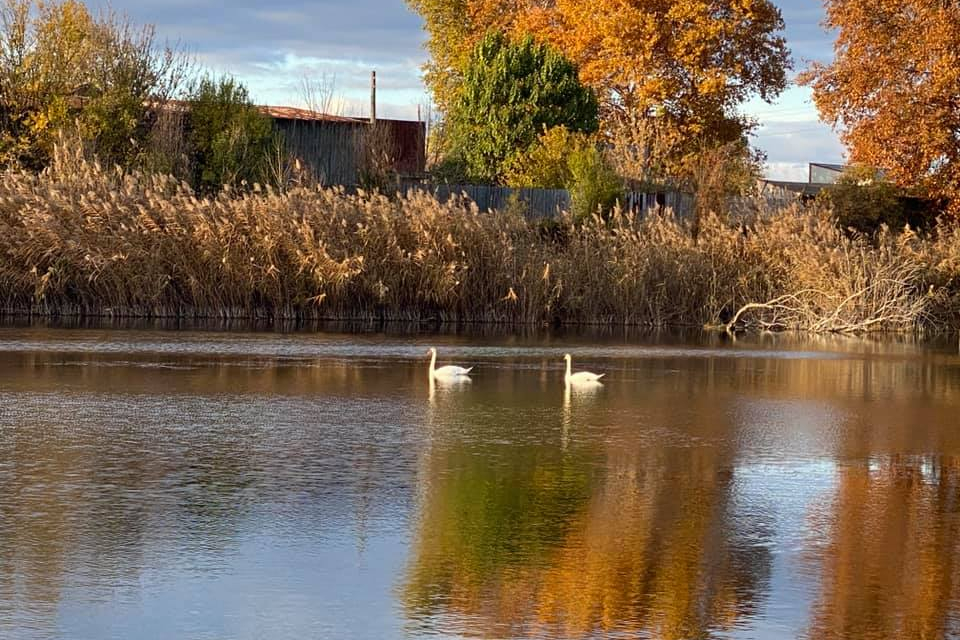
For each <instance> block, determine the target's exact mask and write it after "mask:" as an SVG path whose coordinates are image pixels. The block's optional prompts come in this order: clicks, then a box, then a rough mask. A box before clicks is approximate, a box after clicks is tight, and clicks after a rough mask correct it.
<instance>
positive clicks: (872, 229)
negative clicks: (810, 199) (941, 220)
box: [817, 166, 908, 235]
mask: <svg viewBox="0 0 960 640" xmlns="http://www.w3.org/2000/svg"><path fill="white" fill-rule="evenodd" d="M817 200H818V201H819V202H820V204H821V205H823V206H825V207H827V208H829V209H832V210H833V213H834V215H835V216H836V219H837V223H838V224H839V225H840V226H841V227H842V228H844V229H852V230H853V231H855V232H857V233H863V234H867V235H873V234H875V233H876V232H877V231H878V230H879V229H880V228H881V227H882V226H887V227H889V228H892V229H902V228H903V227H904V225H906V224H907V221H908V215H907V212H908V210H907V205H906V201H905V199H904V195H903V193H902V192H901V191H900V189H898V188H897V187H896V186H895V185H893V184H891V183H890V182H887V181H886V180H885V179H884V178H883V177H882V176H881V175H880V174H879V172H877V170H876V169H873V168H870V167H866V166H854V167H850V168H849V169H847V170H846V171H845V172H844V173H843V174H842V175H841V176H840V178H839V180H837V183H836V184H834V185H831V186H829V187H826V188H825V189H823V190H822V191H821V192H820V193H819V194H818V196H817Z"/></svg>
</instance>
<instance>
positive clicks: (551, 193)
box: [401, 183, 694, 219]
mask: <svg viewBox="0 0 960 640" xmlns="http://www.w3.org/2000/svg"><path fill="white" fill-rule="evenodd" d="M401 190H402V191H404V192H407V191H410V190H414V191H424V192H428V193H430V194H432V195H433V196H435V197H436V198H437V199H438V200H439V201H441V202H447V201H448V200H450V199H451V198H453V197H457V196H459V197H463V198H465V199H466V200H468V201H470V202H473V203H475V204H476V205H477V208H479V209H480V210H481V211H490V210H504V209H508V208H513V207H517V208H519V209H522V210H523V211H524V213H525V214H526V216H527V217H528V218H531V219H539V218H556V217H559V215H560V214H561V212H563V211H569V210H570V204H571V201H570V192H569V191H567V190H565V189H513V188H510V187H495V186H488V185H465V184H461V185H447V184H443V185H431V184H423V183H405V184H402V185H401ZM622 204H623V207H624V208H625V209H628V210H630V211H634V212H636V213H648V212H650V211H652V210H655V209H671V210H672V211H673V212H674V213H675V214H676V215H677V216H680V217H687V216H692V215H693V208H694V198H693V195H691V194H689V193H680V192H677V191H660V192H629V193H627V194H626V201H625V202H623V203H622Z"/></svg>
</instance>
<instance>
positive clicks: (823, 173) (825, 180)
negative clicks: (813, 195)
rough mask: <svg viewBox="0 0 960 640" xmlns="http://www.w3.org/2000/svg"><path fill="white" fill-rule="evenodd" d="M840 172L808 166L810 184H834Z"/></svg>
mask: <svg viewBox="0 0 960 640" xmlns="http://www.w3.org/2000/svg"><path fill="white" fill-rule="evenodd" d="M840 175H841V172H840V171H837V170H836V169H832V168H830V167H821V166H819V165H815V164H812V165H810V182H811V183H812V184H836V182H837V179H838V178H840Z"/></svg>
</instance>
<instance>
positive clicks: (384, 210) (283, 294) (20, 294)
mask: <svg viewBox="0 0 960 640" xmlns="http://www.w3.org/2000/svg"><path fill="white" fill-rule="evenodd" d="M958 276H960V232H958V231H956V230H955V229H946V228H943V229H940V230H939V232H938V233H937V234H934V235H932V236H930V237H919V236H917V235H915V234H913V233H911V232H909V231H906V232H903V233H896V234H894V233H885V234H882V235H881V237H880V238H878V239H877V240H876V241H872V240H871V241H869V242H868V241H866V240H862V239H856V238H851V237H849V236H848V235H847V234H845V233H843V232H842V231H840V230H839V229H838V228H837V227H836V225H835V224H834V223H833V222H832V220H831V219H830V217H829V216H828V215H827V214H823V213H811V212H808V211H804V210H801V209H796V208H788V209H784V210H782V211H777V212H770V213H768V214H767V215H765V216H762V217H760V218H758V220H757V221H756V222H753V223H751V224H749V225H731V224H728V223H727V222H724V221H722V220H720V219H719V218H717V217H713V216H708V217H706V218H704V219H703V220H701V221H700V222H699V225H698V232H697V233H696V234H694V233H693V232H692V230H691V228H690V226H689V225H688V224H686V223H684V222H681V221H678V220H676V219H674V218H672V217H671V216H670V215H654V216H649V217H646V218H644V219H640V218H637V217H635V216H632V215H627V214H621V213H614V215H613V217H612V218H611V219H609V220H607V221H601V220H592V221H588V222H587V223H585V224H583V225H582V226H573V225H572V224H570V223H568V222H567V221H561V222H560V223H558V224H550V225H546V224H542V223H533V222H528V221H526V220H524V219H522V218H521V217H518V216H517V215H516V214H515V213H513V214H511V213H483V212H480V211H478V210H476V208H470V207H467V206H465V205H464V203H462V202H450V203H446V204H441V203H438V202H437V201H436V200H434V199H432V198H431V197H429V196H427V195H423V194H420V195H414V194H411V195H409V196H407V197H402V198H387V197H384V196H382V195H377V194H366V193H361V194H358V195H349V194H347V193H345V192H343V191H342V190H307V189H303V190H292V191H289V192H286V193H278V192H274V191H258V192H254V193H248V194H236V193H233V194H231V193H225V194H222V195H219V196H216V197H211V198H198V197H197V196H196V195H195V194H194V193H193V192H192V191H191V190H190V189H189V188H188V187H186V186H185V185H183V184H180V183H177V182H176V181H175V180H173V179H171V178H168V177H163V176H155V175H147V174H141V173H122V172H119V171H112V170H106V169H104V168H102V167H100V166H98V165H97V164H96V163H92V162H89V161H86V160H84V159H83V158H82V157H81V156H80V155H74V154H71V153H67V152H65V151H64V150H62V149H61V150H60V151H58V154H57V158H56V160H55V162H54V164H53V166H52V168H51V169H49V170H47V171H46V172H44V173H42V174H40V175H35V174H30V173H14V172H9V173H6V174H3V175H2V181H0V308H2V309H3V311H4V312H5V313H8V314H43V315H84V316H136V317H189V318H199V317H210V318H271V319H276V320H279V319H291V318H296V319H391V320H414V321H485V322H509V323H544V322H550V323H553V322H562V323H610V324H635V325H648V326H670V325H694V326H699V325H704V324H722V323H727V322H729V321H730V320H731V318H735V319H736V323H737V326H741V327H759V328H784V329H811V330H816V331H872V330H916V329H930V328H948V327H956V326H958V324H960V322H958V310H960V280H958ZM751 303H763V304H760V305H758V306H755V307H748V308H747V309H746V310H743V312H742V313H740V314H739V315H736V314H737V312H738V311H739V310H741V309H743V307H744V306H745V305H749V304H751Z"/></svg>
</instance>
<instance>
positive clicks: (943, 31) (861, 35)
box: [801, 0, 960, 210]
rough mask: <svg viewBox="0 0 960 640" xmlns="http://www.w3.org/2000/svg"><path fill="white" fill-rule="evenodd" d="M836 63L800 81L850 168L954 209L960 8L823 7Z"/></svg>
mask: <svg viewBox="0 0 960 640" xmlns="http://www.w3.org/2000/svg"><path fill="white" fill-rule="evenodd" d="M826 7H827V19H826V26H827V27H829V28H831V29H834V30H835V31H836V32H837V40H836V44H835V47H834V49H835V58H834V61H833V62H832V63H830V64H815V65H813V66H812V67H811V68H810V69H809V70H808V71H807V72H806V73H805V74H803V76H802V77H801V81H802V82H804V83H805V84H807V85H809V86H811V87H812V88H813V95H814V100H815V101H816V104H817V108H818V110H819V111H820V115H821V117H822V118H823V119H824V120H826V121H828V122H830V123H832V124H833V125H834V126H835V127H837V128H838V129H839V130H840V133H841V136H842V138H843V141H844V142H845V143H846V145H847V147H848V149H849V152H850V159H851V160H852V161H854V162H856V163H862V164H866V165H869V166H873V167H877V168H880V169H883V170H884V173H885V175H886V177H887V178H888V179H890V180H891V181H893V182H895V183H897V184H899V185H900V186H904V187H915V188H919V189H920V190H921V192H922V193H924V194H925V195H928V196H931V197H934V198H945V199H950V200H952V201H953V204H952V207H951V208H953V209H954V210H960V198H958V197H957V196H958V195H960V5H958V4H957V3H955V2H944V1H943V0H827V2H826Z"/></svg>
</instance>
